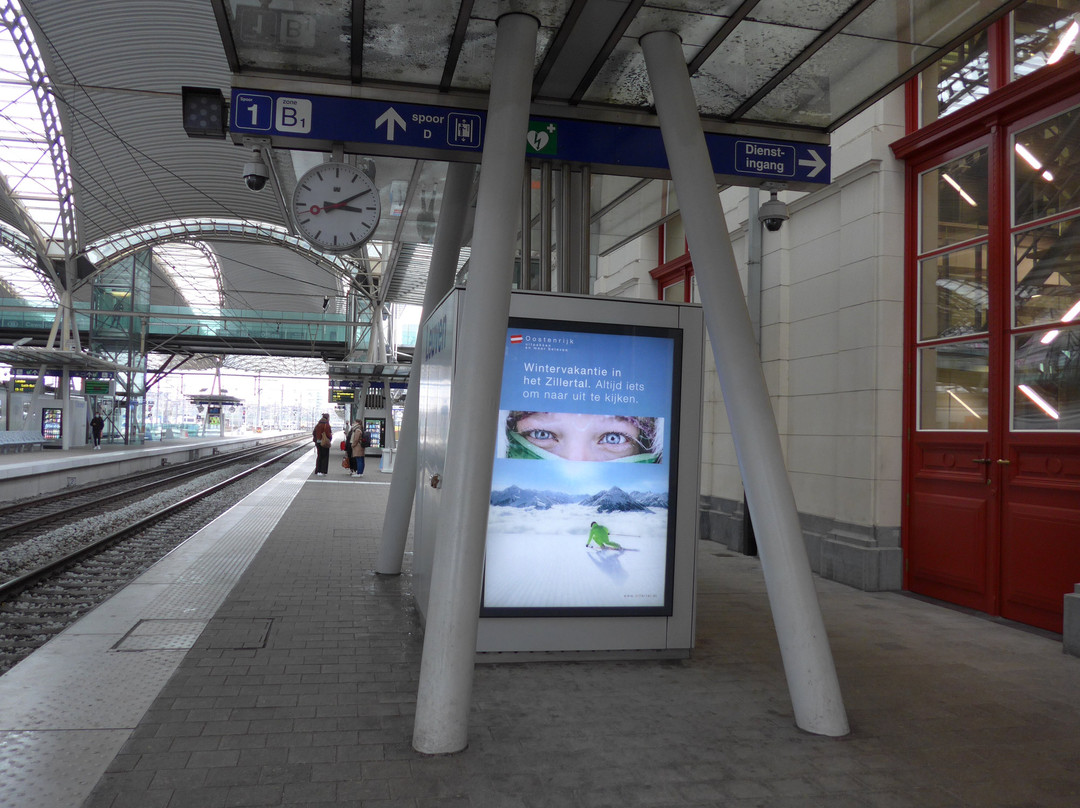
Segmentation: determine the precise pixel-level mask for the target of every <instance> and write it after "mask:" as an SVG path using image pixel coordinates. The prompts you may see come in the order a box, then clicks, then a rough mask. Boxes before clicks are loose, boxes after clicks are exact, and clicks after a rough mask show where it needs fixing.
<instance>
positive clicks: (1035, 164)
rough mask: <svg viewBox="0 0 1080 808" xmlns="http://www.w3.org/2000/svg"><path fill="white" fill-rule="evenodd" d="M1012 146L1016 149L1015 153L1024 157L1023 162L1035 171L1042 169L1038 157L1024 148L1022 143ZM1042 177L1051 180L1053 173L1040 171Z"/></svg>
mask: <svg viewBox="0 0 1080 808" xmlns="http://www.w3.org/2000/svg"><path fill="white" fill-rule="evenodd" d="M1013 148H1014V149H1015V150H1016V153H1017V154H1019V155H1020V156H1021V157H1023V158H1024V162H1025V163H1027V164H1028V165H1029V166H1031V167H1032V168H1034V169H1035V170H1036V171H1042V167H1043V166H1042V163H1040V162H1039V158H1037V157H1036V156H1035V155H1034V154H1032V153H1031V152H1029V151H1028V150H1027V149H1026V148H1024V146H1023V144H1021V143H1016V144H1015V145H1014V146H1013ZM1042 178H1043V179H1044V180H1046V181H1047V182H1053V180H1054V175H1053V174H1051V173H1050V172H1049V171H1042Z"/></svg>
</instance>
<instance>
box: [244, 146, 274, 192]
mask: <svg viewBox="0 0 1080 808" xmlns="http://www.w3.org/2000/svg"><path fill="white" fill-rule="evenodd" d="M269 178H270V169H269V168H268V167H267V165H266V163H264V162H263V159H262V155H261V154H260V153H259V151H258V150H256V151H255V157H254V159H253V160H252V161H251V162H250V163H244V182H245V183H247V187H248V188H250V189H251V190H252V191H261V190H262V189H263V188H265V187H266V181H267V180H268V179H269Z"/></svg>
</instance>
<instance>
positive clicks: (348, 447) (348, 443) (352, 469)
mask: <svg viewBox="0 0 1080 808" xmlns="http://www.w3.org/2000/svg"><path fill="white" fill-rule="evenodd" d="M359 424H360V421H359V419H355V418H354V419H353V422H352V424H351V425H349V426H348V427H347V428H346V429H345V440H343V441H342V442H341V445H342V447H343V448H344V449H345V459H346V460H348V461H349V476H350V477H352V476H353V475H354V474H356V464H355V463H353V450H352V436H353V434H354V433H355V432H356V430H357V429H359V428H360V427H359Z"/></svg>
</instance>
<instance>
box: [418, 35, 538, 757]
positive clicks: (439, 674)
mask: <svg viewBox="0 0 1080 808" xmlns="http://www.w3.org/2000/svg"><path fill="white" fill-rule="evenodd" d="M537 28H538V23H537V20H536V19H535V18H534V17H531V16H528V15H525V14H508V15H505V16H503V17H500V18H499V22H498V34H497V37H496V42H495V67H494V70H493V71H492V74H491V90H490V94H489V103H488V123H487V134H486V135H485V137H484V155H483V158H482V160H481V163H480V187H479V191H478V194H477V203H476V223H475V226H474V229H473V251H472V256H471V258H470V269H469V282H468V293H467V294H466V296H465V303H464V312H463V316H462V318H461V327H460V329H459V331H458V340H457V345H458V348H457V350H458V353H459V356H462V357H465V361H462V362H460V363H459V364H458V366H457V369H456V375H455V378H454V389H453V404H452V410H451V413H450V434H449V440H448V442H447V448H446V465H445V467H444V469H443V487H444V488H445V491H444V493H443V498H442V500H443V503H444V508H443V511H442V513H441V514H440V515H439V516H440V518H439V525H438V528H437V532H436V538H435V558H434V563H433V567H432V576H431V589H430V594H429V597H428V614H427V625H426V627H425V631H424V653H423V658H422V660H421V663H420V686H419V690H418V692H417V699H416V721H415V724H414V728H413V747H414V748H415V749H416V750H417V751H418V752H424V753H428V754H440V753H448V752H458V751H460V750H462V749H464V748H465V747H466V746H467V744H468V721H469V707H470V704H471V701H472V682H473V664H474V658H475V655H476V630H477V623H478V619H479V617H478V615H479V610H480V584H481V573H482V570H483V563H484V539H485V536H486V533H487V517H488V500H489V498H490V496H491V468H492V458H493V457H494V456H495V428H494V425H495V421H496V419H497V418H498V413H499V389H500V384H501V381H502V366H503V351H504V345H505V342H506V322H507V318H508V317H509V315H510V287H511V281H512V278H513V274H512V273H513V269H514V253H515V248H516V242H517V229H518V223H519V219H518V217H519V215H520V214H519V211H520V207H521V183H522V179H523V176H524V170H525V134H526V132H527V131H528V125H529V100H530V99H529V96H530V92H531V89H532V69H533V61H534V58H535V54H536V33H537Z"/></svg>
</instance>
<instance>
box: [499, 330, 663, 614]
mask: <svg viewBox="0 0 1080 808" xmlns="http://www.w3.org/2000/svg"><path fill="white" fill-rule="evenodd" d="M680 340H681V335H680V333H679V331H677V330H675V329H665V328H654V327H636V326H621V325H606V326H605V325H601V324H591V323H572V324H571V323H559V322H554V321H542V320H532V319H521V318H513V319H511V320H510V325H509V328H508V329H507V334H506V345H505V360H504V365H503V381H502V390H501V394H500V404H499V415H498V419H497V421H498V422H497V424H496V425H495V428H496V435H497V437H496V449H495V459H494V469H493V473H492V485H491V499H490V510H489V514H488V530H487V545H486V557H485V571H484V587H483V601H482V608H481V615H483V616H487V617H499V616H529V615H541V614H542V615H545V616H561V615H566V616H574V615H597V616H600V615H630V614H633V615H670V614H671V602H672V598H671V580H672V569H673V547H674V515H673V514H674V494H675V490H676V485H675V481H676V479H675V470H676V467H677V464H676V463H675V449H676V446H677V442H678V441H677V438H678V435H677V431H678V430H677V428H678V424H677V420H678V419H677V413H678V400H677V399H678V395H677V391H678V390H679V378H678V374H679V368H680V367H681V342H680Z"/></svg>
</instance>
